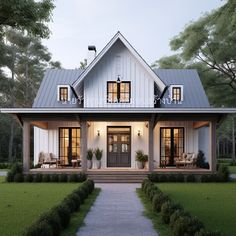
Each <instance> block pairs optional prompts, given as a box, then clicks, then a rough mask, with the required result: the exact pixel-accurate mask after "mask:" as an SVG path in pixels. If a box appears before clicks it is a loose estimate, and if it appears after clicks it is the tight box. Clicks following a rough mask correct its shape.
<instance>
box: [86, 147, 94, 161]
mask: <svg viewBox="0 0 236 236" xmlns="http://www.w3.org/2000/svg"><path fill="white" fill-rule="evenodd" d="M92 159H93V149H92V148H89V149H88V150H87V160H90V161H91V160H92Z"/></svg>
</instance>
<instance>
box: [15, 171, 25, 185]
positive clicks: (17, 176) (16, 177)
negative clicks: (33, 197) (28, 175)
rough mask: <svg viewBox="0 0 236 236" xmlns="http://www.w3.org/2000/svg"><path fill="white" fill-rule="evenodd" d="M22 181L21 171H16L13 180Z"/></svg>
mask: <svg viewBox="0 0 236 236" xmlns="http://www.w3.org/2000/svg"><path fill="white" fill-rule="evenodd" d="M23 181H24V175H23V174H22V173H16V174H15V176H14V182H18V183H19V182H23Z"/></svg>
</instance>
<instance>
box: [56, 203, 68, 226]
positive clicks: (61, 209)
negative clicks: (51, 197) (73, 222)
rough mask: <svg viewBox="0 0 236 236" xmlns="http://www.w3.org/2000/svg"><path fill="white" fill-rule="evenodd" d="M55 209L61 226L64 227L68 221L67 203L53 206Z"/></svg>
mask: <svg viewBox="0 0 236 236" xmlns="http://www.w3.org/2000/svg"><path fill="white" fill-rule="evenodd" d="M55 211H56V212H57V213H58V216H59V217H60V222H61V226H62V228H66V227H67V226H68V225H69V223H70V209H69V207H68V205H67V204H65V203H62V204H60V205H58V206H57V207H56V208H55Z"/></svg>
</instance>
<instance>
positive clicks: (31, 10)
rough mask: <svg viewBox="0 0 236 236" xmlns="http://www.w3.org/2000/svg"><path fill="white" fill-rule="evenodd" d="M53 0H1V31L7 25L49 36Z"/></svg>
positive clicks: (34, 33) (36, 34)
mask: <svg viewBox="0 0 236 236" xmlns="http://www.w3.org/2000/svg"><path fill="white" fill-rule="evenodd" d="M53 9H54V4H53V0H41V1H35V0H1V1H0V31H1V33H2V34H3V31H4V29H5V28H6V27H9V26H10V27H12V28H14V29H18V30H26V31H27V32H28V33H29V34H32V35H34V36H39V37H40V38H47V37H48V36H49V34H50V31H49V29H48V26H47V25H46V23H48V22H49V21H50V20H51V15H52V10H53Z"/></svg>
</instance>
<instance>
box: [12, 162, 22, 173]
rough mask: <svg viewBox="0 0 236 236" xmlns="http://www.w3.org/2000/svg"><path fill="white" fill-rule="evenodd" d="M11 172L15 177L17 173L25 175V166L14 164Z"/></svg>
mask: <svg viewBox="0 0 236 236" xmlns="http://www.w3.org/2000/svg"><path fill="white" fill-rule="evenodd" d="M11 172H12V174H13V175H15V174H17V173H23V166H22V164H21V163H18V162H16V163H14V164H13V165H12V167H11Z"/></svg>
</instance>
